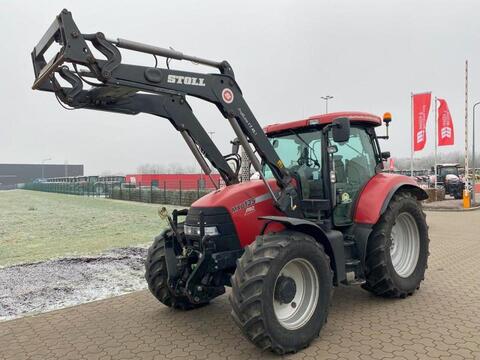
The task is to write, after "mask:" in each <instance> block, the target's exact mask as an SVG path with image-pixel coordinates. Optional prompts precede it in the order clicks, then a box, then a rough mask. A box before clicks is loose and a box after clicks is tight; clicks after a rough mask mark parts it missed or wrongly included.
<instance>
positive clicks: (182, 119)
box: [32, 9, 303, 217]
mask: <svg viewBox="0 0 480 360" xmlns="http://www.w3.org/2000/svg"><path fill="white" fill-rule="evenodd" d="M87 41H88V42H89V43H91V44H92V45H93V46H94V47H95V48H96V49H97V50H98V51H99V52H101V53H102V54H103V55H104V56H105V58H106V59H105V60H103V59H97V58H96V57H95V56H94V55H93V53H92V51H91V49H90V47H89V46H88V45H87ZM53 43H57V44H59V45H60V46H61V49H60V51H59V52H58V53H57V54H56V55H55V56H53V58H52V59H51V60H50V61H49V62H48V63H47V61H46V60H45V52H46V51H47V49H48V48H49V47H50V46H51V45H52V44H53ZM118 48H125V49H129V50H133V51H139V52H144V53H149V54H153V55H155V56H160V57H165V58H167V59H177V60H188V61H193V62H195V63H199V64H202V65H206V66H211V67H215V68H217V69H218V70H219V72H220V73H219V74H204V73H196V72H189V71H178V70H171V69H169V68H157V67H147V66H140V65H130V64H122V62H121V61H122V58H121V54H120V51H119V50H118ZM32 61H33V66H34V72H35V82H34V84H33V86H32V88H33V89H37V90H42V91H50V92H55V95H56V96H57V98H58V99H59V100H61V101H62V102H63V103H65V104H67V105H69V106H71V107H73V108H88V109H94V110H103V111H111V112H121V113H127V114H137V113H140V112H143V113H149V114H154V115H157V116H160V117H164V118H167V119H169V120H170V122H171V123H172V124H173V126H174V127H175V129H176V130H178V131H180V132H181V134H182V136H183V137H184V139H185V140H186V142H187V144H188V145H189V147H190V149H191V150H192V151H193V153H194V155H195V157H196V158H197V160H198V161H199V162H200V165H201V166H202V168H204V166H205V165H206V163H205V160H204V159H203V156H202V154H201V153H200V151H199V150H198V147H200V150H201V152H202V153H203V154H204V155H205V157H206V158H207V159H208V160H209V161H210V162H211V164H212V165H213V166H214V167H215V168H217V169H218V171H219V173H220V174H221V176H222V177H223V179H224V181H225V182H226V184H227V185H230V184H233V183H236V182H237V181H238V180H237V177H236V174H234V172H233V171H232V170H231V168H230V167H229V165H228V163H227V161H226V160H225V158H224V157H223V156H222V155H221V153H220V151H219V150H218V148H217V147H216V146H215V144H214V143H213V142H212V140H211V139H210V138H209V136H208V135H207V133H206V131H205V130H204V129H203V127H202V125H201V124H200V123H199V121H198V120H197V118H196V117H195V115H194V114H193V112H192V110H191V108H190V106H189V105H188V103H187V102H186V99H185V96H187V95H188V96H194V97H197V98H200V99H202V100H205V101H208V102H211V103H213V104H215V105H216V106H217V108H218V109H219V110H220V112H221V113H222V115H223V116H224V117H225V118H226V119H228V121H229V123H230V125H231V126H232V128H233V130H234V132H235V134H236V136H237V138H238V141H239V142H240V144H241V145H242V146H243V147H244V149H245V152H246V153H247V155H248V157H249V159H250V161H251V163H252V165H253V166H254V168H255V170H257V171H258V172H259V173H260V175H261V176H262V177H263V174H262V169H261V164H260V162H259V161H258V159H257V158H256V156H255V154H254V151H253V149H252V148H251V147H250V144H252V145H253V147H254V148H255V150H256V152H257V154H258V155H259V156H260V157H261V159H262V161H263V162H264V163H265V164H267V165H268V166H269V167H270V169H271V170H272V173H273V175H274V176H275V178H276V180H277V183H278V185H279V187H280V189H281V192H280V195H278V194H275V193H274V192H273V190H272V189H271V187H270V186H269V184H268V183H267V181H266V180H265V179H263V180H264V182H265V186H266V187H267V188H268V190H269V191H270V194H271V196H272V197H273V199H274V201H275V203H276V206H277V207H278V208H279V209H280V210H281V211H282V212H284V213H285V214H286V215H287V216H292V217H303V215H302V212H301V210H300V206H299V205H300V204H299V203H300V199H299V196H298V190H297V187H296V185H295V183H294V181H293V179H292V177H291V175H290V173H289V172H288V170H287V169H286V168H285V167H284V164H283V163H282V161H281V160H280V158H279V156H278V154H277V153H276V152H275V150H274V148H273V146H272V145H271V144H270V142H269V140H268V138H267V137H266V135H265V133H264V132H263V129H262V127H261V126H260V124H259V123H258V121H257V120H256V118H255V116H254V115H253V113H252V111H251V110H250V108H249V107H248V105H247V103H246V101H245V99H244V97H243V95H242V92H241V90H240V87H239V86H238V84H237V82H236V81H235V77H234V73H233V70H232V68H231V66H230V65H229V64H228V62H226V61H222V62H216V61H212V60H207V59H201V58H198V57H195V56H190V55H184V54H182V53H180V52H178V51H175V50H170V49H164V48H159V47H155V46H151V45H147V44H142V43H137V42H133V41H129V40H123V39H116V40H111V39H107V38H106V37H105V36H104V35H103V34H102V33H95V34H82V33H81V32H80V31H79V29H78V28H77V26H76V24H75V22H74V21H73V18H72V15H71V13H70V12H69V11H68V10H66V9H64V10H63V11H62V12H61V13H60V14H59V15H58V16H57V18H56V19H55V21H54V22H53V23H52V25H51V26H50V28H49V29H48V31H47V32H46V33H45V35H44V36H43V37H42V39H41V40H40V42H39V43H38V45H37V46H36V47H35V48H34V49H33V52H32ZM67 65H70V66H67ZM78 65H81V66H83V67H86V68H88V71H83V72H82V71H79V70H78V67H77V66H78ZM56 74H58V75H59V76H60V77H62V78H63V79H64V80H65V81H67V82H68V83H69V84H70V85H71V87H65V86H61V85H60V83H59V81H58V80H57V79H56V77H55V75H56ZM87 78H88V79H95V81H97V82H96V83H92V82H91V81H89V80H87ZM84 82H86V83H88V84H89V85H91V86H92V88H91V89H88V90H84V89H83V84H84ZM138 92H141V93H138ZM145 93H150V94H152V95H150V94H145ZM197 146H198V147H197ZM202 160H203V162H202Z"/></svg>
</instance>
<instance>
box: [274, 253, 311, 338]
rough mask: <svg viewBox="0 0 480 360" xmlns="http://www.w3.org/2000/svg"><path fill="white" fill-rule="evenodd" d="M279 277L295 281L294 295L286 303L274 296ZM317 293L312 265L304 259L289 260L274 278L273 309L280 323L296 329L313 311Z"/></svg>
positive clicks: (285, 326) (306, 320)
mask: <svg viewBox="0 0 480 360" xmlns="http://www.w3.org/2000/svg"><path fill="white" fill-rule="evenodd" d="M281 277H283V278H289V279H291V280H293V281H294V282H295V295H294V296H293V299H291V301H289V302H288V303H283V302H281V301H279V300H278V299H277V298H276V296H275V292H276V290H277V286H279V279H280V278H281ZM318 295H319V283H318V276H317V272H316V271H315V268H314V267H313V265H312V264H311V263H310V262H309V261H308V260H305V259H300V258H296V259H293V260H290V261H289V262H288V263H287V264H285V266H284V267H283V268H282V270H281V271H280V273H279V274H278V276H277V279H276V280H275V287H274V296H273V309H274V312H275V316H276V317H277V320H278V322H279V323H280V325H282V326H283V327H284V328H286V329H288V330H296V329H299V328H301V327H302V326H304V325H305V324H306V323H307V322H308V321H309V320H310V318H311V317H312V315H313V313H314V312H315V309H316V307H317V303H318ZM289 300H290V299H289Z"/></svg>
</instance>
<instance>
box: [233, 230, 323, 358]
mask: <svg viewBox="0 0 480 360" xmlns="http://www.w3.org/2000/svg"><path fill="white" fill-rule="evenodd" d="M331 293H332V270H331V268H330V259H329V258H328V256H327V255H326V254H325V251H324V249H323V247H322V245H320V244H319V243H318V242H316V241H315V239H314V238H312V237H311V236H309V235H306V234H303V233H298V232H293V231H284V232H280V233H277V234H269V235H263V236H258V237H257V239H256V240H255V241H254V242H253V243H252V244H251V245H249V246H248V247H246V248H245V253H244V254H243V256H242V257H241V258H240V259H239V260H238V261H237V268H236V270H235V274H234V275H233V276H232V292H231V294H230V303H231V305H232V316H233V319H234V320H235V322H236V323H237V324H238V326H239V327H240V328H241V330H242V331H243V333H244V334H245V336H246V337H247V338H248V339H249V340H250V341H251V342H253V343H254V344H255V345H257V346H258V347H260V348H261V349H263V350H271V351H273V352H276V353H278V354H285V353H293V352H296V351H298V350H301V349H303V348H305V347H307V346H308V345H309V344H310V342H311V341H312V340H313V339H315V338H316V337H318V335H319V333H320V330H321V329H322V327H323V324H324V323H325V322H326V320H327V314H328V308H329V304H330V298H331Z"/></svg>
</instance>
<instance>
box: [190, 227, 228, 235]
mask: <svg viewBox="0 0 480 360" xmlns="http://www.w3.org/2000/svg"><path fill="white" fill-rule="evenodd" d="M183 231H184V233H185V235H195V236H200V226H190V225H185V226H184V227H183ZM204 231H205V235H209V236H215V235H220V233H219V232H218V229H217V227H216V226H205V227H204Z"/></svg>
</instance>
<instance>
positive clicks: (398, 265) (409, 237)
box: [390, 212, 420, 278]
mask: <svg viewBox="0 0 480 360" xmlns="http://www.w3.org/2000/svg"><path fill="white" fill-rule="evenodd" d="M419 255H420V234H419V232H418V226H417V222H416V221H415V219H414V218H413V216H412V215H410V214H409V213H406V212H403V213H401V214H399V215H398V216H397V218H396V220H395V224H394V225H393V227H392V231H391V244H390V258H391V259H392V265H393V268H394V269H395V272H396V273H397V274H398V276H400V277H402V278H407V277H409V276H410V275H412V273H413V272H414V271H415V269H416V267H417V263H418V258H419Z"/></svg>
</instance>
